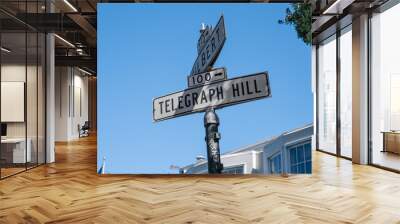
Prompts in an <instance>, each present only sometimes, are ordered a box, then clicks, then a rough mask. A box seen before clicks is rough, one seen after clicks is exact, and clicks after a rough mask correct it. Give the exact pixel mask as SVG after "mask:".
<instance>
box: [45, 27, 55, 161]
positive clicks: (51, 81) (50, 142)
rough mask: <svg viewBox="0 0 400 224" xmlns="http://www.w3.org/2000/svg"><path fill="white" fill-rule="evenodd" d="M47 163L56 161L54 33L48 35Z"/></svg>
mask: <svg viewBox="0 0 400 224" xmlns="http://www.w3.org/2000/svg"><path fill="white" fill-rule="evenodd" d="M46 45H47V46H46V49H47V52H46V60H47V67H46V69H47V71H46V88H47V89H46V146H47V147H46V163H52V162H54V161H55V151H54V133H55V120H54V115H55V97H54V94H55V76H54V67H55V61H54V47H55V46H54V35H53V34H47V36H46Z"/></svg>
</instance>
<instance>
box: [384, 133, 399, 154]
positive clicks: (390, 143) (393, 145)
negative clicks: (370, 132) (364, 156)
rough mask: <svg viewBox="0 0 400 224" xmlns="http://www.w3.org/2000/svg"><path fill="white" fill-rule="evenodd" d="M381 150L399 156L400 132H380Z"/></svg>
mask: <svg viewBox="0 0 400 224" xmlns="http://www.w3.org/2000/svg"><path fill="white" fill-rule="evenodd" d="M382 134H383V150H382V152H392V153H396V154H400V131H382Z"/></svg>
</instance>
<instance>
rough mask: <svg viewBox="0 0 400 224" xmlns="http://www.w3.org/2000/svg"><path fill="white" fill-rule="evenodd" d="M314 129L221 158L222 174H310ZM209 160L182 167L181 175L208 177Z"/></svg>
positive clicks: (308, 126) (304, 129) (310, 127)
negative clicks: (206, 174)
mask: <svg viewBox="0 0 400 224" xmlns="http://www.w3.org/2000/svg"><path fill="white" fill-rule="evenodd" d="M312 134H313V126H312V125H307V126H305V127H301V128H298V129H295V130H292V131H288V132H285V133H283V134H281V135H279V136H277V137H272V138H269V139H267V140H264V141H261V142H259V143H256V144H253V145H249V146H245V147H242V148H239V149H236V150H233V151H230V152H227V153H224V154H222V155H221V161H222V163H223V164H224V169H223V171H222V172H223V173H229V174H254V173H262V174H274V173H311V137H312ZM207 169H208V166H207V160H206V159H204V158H198V159H197V161H196V163H194V164H190V165H188V166H185V167H182V168H181V169H180V173H184V174H204V173H207V171H208V170H207Z"/></svg>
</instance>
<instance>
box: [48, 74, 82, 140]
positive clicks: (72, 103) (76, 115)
mask: <svg viewBox="0 0 400 224" xmlns="http://www.w3.org/2000/svg"><path fill="white" fill-rule="evenodd" d="M55 73H56V77H55V123H56V128H55V129H56V130H55V140H56V141H69V140H73V139H77V138H79V132H78V125H81V126H82V125H83V124H84V122H85V121H88V105H89V103H88V100H89V98H88V77H87V76H84V74H83V73H82V72H80V71H79V70H78V69H76V68H73V67H56V71H55Z"/></svg>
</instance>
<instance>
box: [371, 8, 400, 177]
mask: <svg viewBox="0 0 400 224" xmlns="http://www.w3.org/2000/svg"><path fill="white" fill-rule="evenodd" d="M399 21H400V4H397V5H395V6H393V7H391V8H389V9H387V10H386V11H383V12H381V13H374V14H373V16H372V18H371V93H370V96H371V98H370V100H371V101H370V104H371V106H370V108H371V111H370V114H371V126H370V128H371V138H372V139H371V140H372V155H371V156H372V163H373V164H376V165H380V166H384V167H388V168H391V169H395V170H400V100H399V99H400V63H399V52H400V42H399V40H400V26H399V25H398V22H399Z"/></svg>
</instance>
